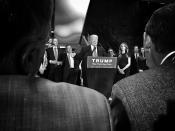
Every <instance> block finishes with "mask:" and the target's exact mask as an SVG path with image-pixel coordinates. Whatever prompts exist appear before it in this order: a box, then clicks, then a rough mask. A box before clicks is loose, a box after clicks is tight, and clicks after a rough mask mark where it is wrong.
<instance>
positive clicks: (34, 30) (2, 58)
mask: <svg viewBox="0 0 175 131" xmlns="http://www.w3.org/2000/svg"><path fill="white" fill-rule="evenodd" d="M52 14H53V1H52V0H1V1H0V16H1V18H2V19H1V20H0V40H1V46H2V47H3V48H0V65H1V66H2V64H3V65H5V63H7V61H13V62H12V63H13V64H14V65H15V66H16V67H18V68H20V64H18V65H17V63H21V58H20V57H22V54H23V53H24V52H25V51H26V49H27V48H28V49H29V47H37V49H38V50H40V49H41V48H43V49H44V46H45V44H46V42H47V41H48V36H49V32H50V27H51V18H52ZM40 51H41V50H40ZM43 54H44V50H43ZM12 57H13V58H12Z"/></svg>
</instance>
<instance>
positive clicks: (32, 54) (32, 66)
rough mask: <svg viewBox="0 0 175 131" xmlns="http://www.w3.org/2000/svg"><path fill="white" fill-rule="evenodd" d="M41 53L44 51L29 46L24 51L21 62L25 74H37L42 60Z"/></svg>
mask: <svg viewBox="0 0 175 131" xmlns="http://www.w3.org/2000/svg"><path fill="white" fill-rule="evenodd" d="M42 52H43V53H42ZM42 54H44V51H42V50H41V49H40V48H30V49H27V50H26V51H25V52H24V54H23V57H22V64H23V68H24V71H25V73H26V74H28V75H32V76H33V75H36V74H37V72H38V70H39V66H40V64H41V61H42Z"/></svg>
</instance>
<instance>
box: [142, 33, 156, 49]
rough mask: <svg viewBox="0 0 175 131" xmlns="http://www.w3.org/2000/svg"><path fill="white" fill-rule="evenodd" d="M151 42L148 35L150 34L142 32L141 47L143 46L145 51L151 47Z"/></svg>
mask: <svg viewBox="0 0 175 131" xmlns="http://www.w3.org/2000/svg"><path fill="white" fill-rule="evenodd" d="M153 45H154V44H153V42H152V39H151V37H150V35H148V34H147V33H146V32H144V33H143V47H144V48H145V50H146V51H148V49H149V50H150V49H151V48H152V47H153Z"/></svg>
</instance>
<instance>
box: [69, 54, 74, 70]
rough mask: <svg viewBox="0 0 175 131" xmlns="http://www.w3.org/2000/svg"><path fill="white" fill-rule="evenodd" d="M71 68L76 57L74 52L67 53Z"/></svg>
mask: <svg viewBox="0 0 175 131" xmlns="http://www.w3.org/2000/svg"><path fill="white" fill-rule="evenodd" d="M67 57H68V60H69V66H70V68H74V59H73V55H72V53H67Z"/></svg>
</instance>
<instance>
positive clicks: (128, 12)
mask: <svg viewBox="0 0 175 131" xmlns="http://www.w3.org/2000/svg"><path fill="white" fill-rule="evenodd" d="M172 1H174V0H91V1H90V5H89V8H88V12H87V15H86V20H85V24H84V29H83V32H82V35H85V36H86V37H87V36H88V35H90V34H92V33H96V34H97V35H98V36H99V42H100V44H101V45H102V46H103V47H104V48H105V49H106V50H107V49H108V48H110V47H111V48H113V49H114V50H115V51H116V52H118V47H119V45H120V44H121V42H123V41H125V42H127V43H128V46H129V48H130V49H133V46H135V45H138V46H139V47H141V46H142V41H143V40H142V34H143V31H144V26H145V24H146V22H147V20H148V19H149V17H150V16H151V14H152V12H153V11H154V10H156V9H157V8H159V7H161V6H163V5H165V4H167V3H170V2H172Z"/></svg>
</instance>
